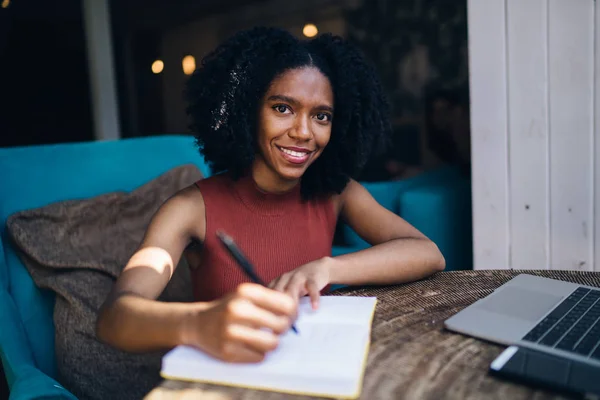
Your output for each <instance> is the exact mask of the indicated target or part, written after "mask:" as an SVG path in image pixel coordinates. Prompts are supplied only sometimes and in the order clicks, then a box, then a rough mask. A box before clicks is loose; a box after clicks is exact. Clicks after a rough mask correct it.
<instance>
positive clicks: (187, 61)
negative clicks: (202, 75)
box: [181, 56, 196, 75]
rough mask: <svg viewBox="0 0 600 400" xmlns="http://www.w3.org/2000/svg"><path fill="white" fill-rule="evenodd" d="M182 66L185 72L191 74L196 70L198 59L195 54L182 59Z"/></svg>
mask: <svg viewBox="0 0 600 400" xmlns="http://www.w3.org/2000/svg"><path fill="white" fill-rule="evenodd" d="M181 66H182V67H183V73H184V74H186V75H191V74H193V73H194V71H195V70H196V59H195V58H194V56H185V57H183V60H182V61H181Z"/></svg>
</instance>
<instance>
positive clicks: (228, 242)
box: [217, 231, 298, 333]
mask: <svg viewBox="0 0 600 400" xmlns="http://www.w3.org/2000/svg"><path fill="white" fill-rule="evenodd" d="M217 236H218V238H219V239H220V240H221V242H222V243H223V245H224V246H225V248H226V249H227V250H228V251H229V254H231V256H232V257H233V258H234V259H235V261H236V262H237V264H238V265H239V266H240V267H241V268H242V270H243V271H244V272H245V273H246V275H248V276H249V277H250V279H251V280H252V282H254V283H257V284H259V285H263V286H265V287H266V286H267V285H266V284H265V283H264V282H263V281H262V279H260V277H259V276H258V275H256V272H254V267H253V266H252V264H250V261H248V259H247V258H246V256H244V254H242V251H241V250H240V249H239V248H238V247H237V245H236V244H235V242H234V241H233V239H232V238H231V237H229V236H228V235H227V234H226V233H224V232H222V231H217ZM292 330H293V331H294V332H296V333H298V329H296V327H295V326H294V325H293V324H292Z"/></svg>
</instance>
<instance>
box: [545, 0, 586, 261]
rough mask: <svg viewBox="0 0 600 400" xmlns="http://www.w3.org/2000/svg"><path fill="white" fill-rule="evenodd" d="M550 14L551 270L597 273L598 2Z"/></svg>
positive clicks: (556, 5) (553, 1)
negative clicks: (595, 107) (595, 121)
mask: <svg viewBox="0 0 600 400" xmlns="http://www.w3.org/2000/svg"><path fill="white" fill-rule="evenodd" d="M548 11H549V14H548V17H549V18H548V21H549V23H548V28H549V30H548V43H549V64H548V65H549V82H550V83H549V93H550V102H549V103H550V210H551V228H550V235H551V238H550V240H551V268H552V269H568V270H582V271H584V270H592V268H593V267H592V262H593V258H592V257H593V256H592V251H593V231H594V227H593V218H592V207H593V205H592V200H593V198H592V196H593V187H592V173H593V168H594V165H593V161H592V160H593V159H592V154H593V153H592V133H593V129H592V126H593V99H594V96H593V90H594V89H593V88H594V82H593V76H594V74H593V65H594V63H593V60H594V46H593V43H594V40H593V37H594V1H593V0H580V1H567V2H566V1H563V0H549V9H548Z"/></svg>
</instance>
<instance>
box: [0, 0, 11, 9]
mask: <svg viewBox="0 0 600 400" xmlns="http://www.w3.org/2000/svg"><path fill="white" fill-rule="evenodd" d="M8 6H10V0H2V8H8Z"/></svg>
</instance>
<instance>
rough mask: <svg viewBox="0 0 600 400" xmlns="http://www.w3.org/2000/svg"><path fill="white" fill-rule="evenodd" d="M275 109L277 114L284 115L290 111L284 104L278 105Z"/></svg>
mask: <svg viewBox="0 0 600 400" xmlns="http://www.w3.org/2000/svg"><path fill="white" fill-rule="evenodd" d="M273 109H274V110H275V111H277V112H280V113H281V114H284V113H285V112H286V111H287V110H288V106H286V105H283V104H277V105H275V106H273Z"/></svg>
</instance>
